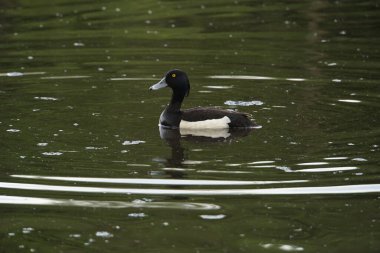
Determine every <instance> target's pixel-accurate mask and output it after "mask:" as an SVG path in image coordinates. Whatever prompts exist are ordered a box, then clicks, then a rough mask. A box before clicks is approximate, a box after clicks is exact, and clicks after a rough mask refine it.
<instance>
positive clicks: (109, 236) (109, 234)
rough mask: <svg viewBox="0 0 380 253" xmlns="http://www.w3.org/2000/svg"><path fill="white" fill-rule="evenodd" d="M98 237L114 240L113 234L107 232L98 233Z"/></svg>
mask: <svg viewBox="0 0 380 253" xmlns="http://www.w3.org/2000/svg"><path fill="white" fill-rule="evenodd" d="M95 235H96V236H97V237H102V238H112V237H113V234H111V233H110V232H107V231H97V232H96V234H95Z"/></svg>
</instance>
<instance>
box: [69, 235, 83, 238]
mask: <svg viewBox="0 0 380 253" xmlns="http://www.w3.org/2000/svg"><path fill="white" fill-rule="evenodd" d="M69 237H71V238H80V237H81V234H70V235H69Z"/></svg>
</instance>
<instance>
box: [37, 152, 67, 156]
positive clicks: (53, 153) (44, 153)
mask: <svg viewBox="0 0 380 253" xmlns="http://www.w3.org/2000/svg"><path fill="white" fill-rule="evenodd" d="M42 154H43V155H46V156H60V155H63V153H62V152H43V153H42Z"/></svg>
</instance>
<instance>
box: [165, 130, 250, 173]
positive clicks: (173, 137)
mask: <svg viewBox="0 0 380 253" xmlns="http://www.w3.org/2000/svg"><path fill="white" fill-rule="evenodd" d="M159 130H160V137H161V139H163V140H165V141H166V143H167V144H168V145H169V147H170V148H171V157H170V158H167V159H165V161H164V165H165V167H166V168H168V170H167V171H166V173H167V174H168V175H170V176H171V177H173V178H183V177H184V176H185V175H186V173H185V172H186V165H185V164H184V161H185V160H187V154H186V153H185V149H184V148H183V147H182V145H181V142H182V141H189V142H195V143H197V142H198V143H213V142H214V143H215V142H218V143H231V142H233V141H234V140H236V139H238V138H243V137H245V136H248V135H249V134H250V133H251V132H252V131H253V130H254V129H253V128H241V129H238V128H233V129H232V128H231V129H195V130H194V129H171V128H165V127H161V126H160V128H159ZM170 168H173V169H170Z"/></svg>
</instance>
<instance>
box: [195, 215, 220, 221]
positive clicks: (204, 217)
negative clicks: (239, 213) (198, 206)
mask: <svg viewBox="0 0 380 253" xmlns="http://www.w3.org/2000/svg"><path fill="white" fill-rule="evenodd" d="M199 216H200V217H201V218H202V219H204V220H221V219H224V218H225V217H226V215H225V214H214V215H212V214H202V215H199Z"/></svg>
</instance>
